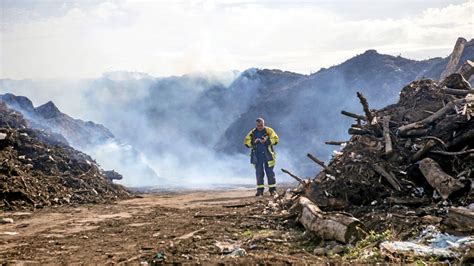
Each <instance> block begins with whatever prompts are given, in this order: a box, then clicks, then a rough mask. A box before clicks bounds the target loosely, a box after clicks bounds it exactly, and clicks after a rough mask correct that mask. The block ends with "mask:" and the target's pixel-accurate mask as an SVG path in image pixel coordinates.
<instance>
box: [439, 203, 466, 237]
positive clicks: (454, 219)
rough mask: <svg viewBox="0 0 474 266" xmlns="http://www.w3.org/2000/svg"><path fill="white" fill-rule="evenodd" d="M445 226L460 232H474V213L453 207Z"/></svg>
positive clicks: (444, 222)
mask: <svg viewBox="0 0 474 266" xmlns="http://www.w3.org/2000/svg"><path fill="white" fill-rule="evenodd" d="M442 223H443V224H445V225H447V226H450V227H453V228H454V230H455V231H458V232H467V233H471V234H472V233H473V232H474V211H473V210H470V209H467V208H463V207H451V208H449V210H448V214H447V215H446V218H445V219H444V220H443V222H442Z"/></svg>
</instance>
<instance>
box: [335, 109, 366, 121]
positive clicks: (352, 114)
mask: <svg viewBox="0 0 474 266" xmlns="http://www.w3.org/2000/svg"><path fill="white" fill-rule="evenodd" d="M341 114H343V115H345V116H348V117H352V118H355V119H359V120H364V121H365V120H366V118H365V116H362V115H357V114H354V113H351V112H347V111H344V110H343V111H341Z"/></svg>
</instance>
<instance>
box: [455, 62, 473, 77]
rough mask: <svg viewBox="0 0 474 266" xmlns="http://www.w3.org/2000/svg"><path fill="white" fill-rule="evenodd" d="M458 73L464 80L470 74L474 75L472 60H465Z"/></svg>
mask: <svg viewBox="0 0 474 266" xmlns="http://www.w3.org/2000/svg"><path fill="white" fill-rule="evenodd" d="M459 74H461V75H462V76H463V77H464V78H465V79H466V80H469V79H470V78H471V76H472V75H474V62H472V61H471V60H467V61H466V62H465V63H464V64H463V65H462V67H461V69H460V70H459Z"/></svg>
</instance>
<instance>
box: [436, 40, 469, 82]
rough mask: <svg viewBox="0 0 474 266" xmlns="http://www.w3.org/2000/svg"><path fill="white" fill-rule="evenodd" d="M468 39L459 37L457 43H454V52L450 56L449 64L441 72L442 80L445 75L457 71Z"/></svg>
mask: <svg viewBox="0 0 474 266" xmlns="http://www.w3.org/2000/svg"><path fill="white" fill-rule="evenodd" d="M466 43H467V40H466V39H464V38H461V37H460V38H458V39H457V41H456V44H455V45H454V48H453V52H452V53H451V55H450V56H449V61H448V64H447V65H446V68H445V69H444V71H443V72H442V73H441V76H440V77H439V79H440V80H442V79H444V78H445V77H447V76H449V75H450V74H452V73H454V72H455V71H456V67H457V65H458V64H459V60H460V59H461V55H462V53H463V51H464V46H465V45H466Z"/></svg>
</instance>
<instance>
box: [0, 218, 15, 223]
mask: <svg viewBox="0 0 474 266" xmlns="http://www.w3.org/2000/svg"><path fill="white" fill-rule="evenodd" d="M12 223H13V219H12V218H0V224H12Z"/></svg>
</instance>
